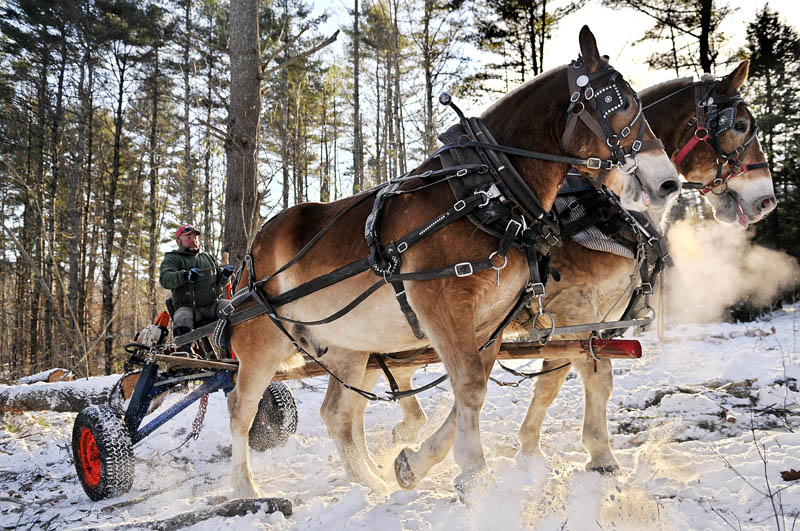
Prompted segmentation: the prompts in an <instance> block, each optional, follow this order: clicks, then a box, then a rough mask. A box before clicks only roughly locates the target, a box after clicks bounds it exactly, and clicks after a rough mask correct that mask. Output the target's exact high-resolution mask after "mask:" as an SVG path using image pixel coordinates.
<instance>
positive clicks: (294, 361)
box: [278, 352, 306, 379]
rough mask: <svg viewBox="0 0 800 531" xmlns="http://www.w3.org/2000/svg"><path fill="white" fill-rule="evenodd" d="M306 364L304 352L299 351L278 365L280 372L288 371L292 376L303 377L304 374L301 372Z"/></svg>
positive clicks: (288, 374) (287, 373)
mask: <svg viewBox="0 0 800 531" xmlns="http://www.w3.org/2000/svg"><path fill="white" fill-rule="evenodd" d="M305 364H306V359H305V357H303V355H302V354H300V353H299V352H295V353H294V354H292V355H291V356H289V357H288V358H286V359H285V360H283V361H282V362H281V364H280V366H279V367H278V372H283V373H286V375H287V376H290V378H292V379H294V378H302V377H303V376H304V374H301V373H302V371H301V370H300V369H302V368H303V367H304V366H305Z"/></svg>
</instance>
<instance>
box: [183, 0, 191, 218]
mask: <svg viewBox="0 0 800 531" xmlns="http://www.w3.org/2000/svg"><path fill="white" fill-rule="evenodd" d="M184 2H185V3H184V12H185V17H186V19H185V21H184V32H185V33H184V37H185V39H186V40H185V41H184V43H183V168H184V175H183V178H184V183H183V220H182V221H183V222H184V223H191V224H194V171H193V168H192V134H191V133H192V129H191V125H190V123H189V120H190V116H189V110H190V103H191V85H190V83H189V82H190V78H189V71H190V69H191V64H190V62H189V50H190V48H191V45H192V40H191V37H192V17H191V15H192V0H184Z"/></svg>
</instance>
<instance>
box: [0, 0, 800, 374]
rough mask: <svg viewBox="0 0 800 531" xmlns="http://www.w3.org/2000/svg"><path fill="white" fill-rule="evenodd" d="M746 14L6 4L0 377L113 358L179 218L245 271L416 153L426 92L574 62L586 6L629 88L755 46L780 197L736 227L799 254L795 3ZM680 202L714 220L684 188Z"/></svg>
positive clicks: (719, 5) (727, 60)
mask: <svg viewBox="0 0 800 531" xmlns="http://www.w3.org/2000/svg"><path fill="white" fill-rule="evenodd" d="M780 5H781V6H782V7H783V6H784V5H785V6H788V5H789V3H786V4H783V3H781V4H780ZM755 9H756V8H755V7H753V6H751V5H746V4H745V3H744V2H741V3H739V4H737V3H735V2H730V3H726V2H723V1H712V0H699V1H696V2H695V1H687V0H665V1H659V2H651V1H648V0H603V2H602V3H601V2H594V3H588V2H586V1H585V0H577V1H571V2H570V1H564V0H557V1H550V2H548V1H547V0H449V1H445V0H408V1H405V2H402V3H401V2H400V1H399V0H352V4H351V3H350V1H348V3H347V4H344V3H341V2H340V3H337V4H331V5H325V6H320V5H316V6H314V5H311V4H306V3H303V1H302V0H269V1H260V2H259V1H256V0H230V2H227V1H223V0H162V1H138V0H72V1H63V0H58V1H52V0H24V1H20V0H13V1H6V2H3V3H2V4H0V212H2V216H1V217H2V231H0V249H1V250H2V251H1V252H0V370H2V372H3V373H4V374H6V375H8V376H14V375H16V376H19V375H22V374H29V373H31V372H35V371H38V370H41V369H46V368H50V367H54V366H62V367H67V368H69V369H71V370H73V371H75V372H76V373H77V374H78V375H81V376H83V375H95V374H110V373H113V372H118V371H119V370H121V367H122V363H123V362H124V361H125V360H126V359H127V355H126V354H125V353H124V350H123V348H122V346H123V345H124V344H125V343H127V342H129V341H130V340H131V339H132V337H133V336H134V335H135V333H136V332H137V331H139V330H140V329H141V328H142V327H143V326H144V325H145V324H147V323H149V322H152V320H153V318H154V317H155V316H156V315H157V314H158V313H159V312H160V311H161V309H162V308H163V306H164V299H165V298H166V296H167V292H165V291H163V290H162V289H161V288H160V287H159V286H158V267H157V266H158V264H159V263H160V261H161V258H162V256H163V252H164V251H166V250H169V249H170V248H172V247H173V242H174V233H175V228H176V227H177V225H179V224H181V223H192V224H194V225H195V226H197V227H198V228H200V230H201V231H202V235H201V246H202V247H203V248H204V249H205V250H207V251H209V252H210V253H212V254H214V255H216V256H218V257H219V256H221V255H222V253H223V252H227V253H229V255H230V260H231V263H233V264H234V265H238V260H239V259H240V258H241V256H242V255H243V253H244V252H245V250H246V248H247V244H248V241H249V239H250V238H251V237H252V236H253V235H254V234H255V232H256V231H257V230H258V227H260V226H261V224H262V223H263V222H264V221H265V220H267V219H269V218H270V217H271V216H273V215H275V214H276V213H278V212H280V211H281V210H283V209H285V208H288V207H290V206H292V205H294V204H296V203H299V202H302V201H333V200H337V199H341V198H343V197H346V196H348V195H350V194H352V193H354V192H357V191H359V190H362V189H365V188H368V187H370V186H373V185H375V184H379V183H382V182H385V181H387V180H389V179H391V178H393V177H397V176H399V175H401V174H403V173H405V172H406V171H407V170H409V169H411V168H413V167H414V166H415V165H416V164H418V163H419V162H421V161H422V160H424V158H425V157H426V155H427V154H429V153H431V152H432V151H434V149H435V146H436V142H437V141H436V134H437V132H440V131H442V130H444V128H446V126H447V125H448V124H449V123H450V122H452V121H453V119H454V116H452V115H451V114H449V113H448V112H447V110H446V109H444V108H442V107H440V106H439V105H438V104H437V103H436V99H437V97H438V94H439V93H440V92H444V91H446V92H450V93H451V94H453V95H454V97H455V98H456V100H457V101H458V102H459V103H460V104H461V106H462V107H464V108H467V109H471V110H474V111H475V112H479V110H480V108H482V107H485V106H486V105H487V104H489V103H491V102H492V101H493V100H495V99H496V98H498V97H499V96H500V95H501V94H503V93H505V92H507V91H508V90H510V89H512V88H514V87H516V86H518V85H519V84H520V83H522V82H524V81H526V80H528V79H530V78H532V77H533V76H535V75H536V74H538V73H541V72H542V71H543V70H544V69H545V68H547V69H549V68H552V67H555V66H558V65H559V64H562V63H564V62H566V61H567V60H568V59H569V58H571V57H572V56H577V53H578V50H577V27H579V26H580V25H582V24H583V23H586V22H589V23H590V25H591V27H592V29H593V30H594V31H595V33H596V35H597V36H598V41H599V46H600V50H601V52H604V53H610V55H611V57H612V62H613V64H615V65H616V66H617V67H618V68H619V69H620V71H622V72H623V74H628V72H629V71H630V70H631V69H630V68H629V67H628V64H636V65H639V69H638V70H635V69H634V70H633V71H634V74H633V75H632V76H629V79H631V81H632V82H633V84H634V86H635V87H636V88H638V89H642V88H645V86H644V85H641V83H642V82H644V81H646V82H648V83H655V82H658V81H666V80H668V79H671V78H673V77H682V76H695V78H697V77H699V75H700V74H702V73H703V72H708V73H714V74H717V75H720V76H722V75H724V74H726V73H728V72H729V71H731V70H732V69H733V67H734V66H735V65H736V64H737V63H738V62H739V61H740V60H742V59H744V58H747V59H750V61H751V65H750V80H749V83H748V85H747V87H746V89H745V98H746V99H747V101H748V102H749V103H750V108H751V110H752V112H753V114H754V115H755V116H756V117H757V120H758V123H759V127H760V131H761V132H760V139H761V145H762V148H763V149H764V151H765V152H766V154H767V157H768V160H769V163H770V168H771V169H772V175H773V179H774V182H775V192H776V195H777V198H778V207H777V210H776V211H775V212H773V213H772V214H770V216H769V217H768V218H767V219H766V220H765V221H763V222H762V223H759V224H758V225H756V226H754V227H751V228H750V229H749V230H750V231H751V232H752V233H753V240H754V241H755V242H758V243H760V244H761V245H765V246H768V247H771V248H775V249H780V250H783V251H785V252H787V253H788V254H790V255H792V256H794V257H800V240H799V239H798V232H800V210H799V209H798V201H800V194H799V193H798V184H799V181H800V174H799V173H798V161H797V157H795V155H797V154H798V151H799V150H800V135H799V134H798V133H797V127H796V126H797V123H798V121H799V120H800V97H799V96H798V94H799V92H798V87H800V80H798V72H799V71H800V36H798V33H797V31H796V30H795V29H794V28H793V27H792V26H791V25H789V23H788V22H787V18H788V19H790V17H789V16H787V15H790V14H791V13H789V12H788V11H787V10H788V9H792V8H789V7H784V8H782V9H780V10H773V9H772V8H770V6H769V5H766V6H764V7H761V8H759V9H758V11H756V10H755ZM744 10H747V13H749V15H748V16H747V17H744V18H743V17H742V12H743V11H744ZM598 13H600V14H602V16H600V17H598V15H597V14H598ZM631 20H634V21H636V23H630V21H631ZM565 28H570V29H565ZM571 28H576V29H574V30H572V29H571ZM604 35H608V36H609V39H608V40H609V41H611V40H612V37H613V41H614V46H617V47H618V48H617V50H609V49H608V48H606V47H604ZM621 35H622V37H620V36H621ZM620 39H622V40H620ZM620 48H621V49H622V51H619V49H620ZM565 54H566V55H565ZM554 61H557V62H554ZM637 82H638V83H637ZM672 215H673V217H685V216H692V217H696V218H698V219H704V218H710V217H711V216H712V213H711V212H710V211H709V210H708V209H707V207H705V206H703V203H702V202H701V201H699V199H698V197H697V195H696V194H695V193H693V192H684V193H682V195H681V197H680V199H679V201H678V202H677V204H676V206H675V210H674V211H673V213H672Z"/></svg>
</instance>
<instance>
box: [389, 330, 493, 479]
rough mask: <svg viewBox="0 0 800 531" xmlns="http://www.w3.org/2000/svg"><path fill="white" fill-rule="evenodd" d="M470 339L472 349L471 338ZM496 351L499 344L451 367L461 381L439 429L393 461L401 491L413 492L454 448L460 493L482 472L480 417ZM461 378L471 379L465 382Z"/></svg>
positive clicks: (455, 383) (483, 463)
mask: <svg viewBox="0 0 800 531" xmlns="http://www.w3.org/2000/svg"><path fill="white" fill-rule="evenodd" d="M472 337H473V346H475V343H474V335H473V336H472ZM499 349H500V343H499V342H496V343H495V344H494V345H492V346H491V347H490V348H489V349H487V350H486V351H484V352H480V353H477V348H476V349H475V352H476V354H477V355H474V356H467V357H468V358H469V360H468V361H466V362H465V363H463V364H460V362H459V363H455V364H453V365H455V366H456V367H458V369H457V370H459V371H460V372H459V375H458V376H456V378H457V379H458V380H460V381H459V382H458V383H457V382H452V384H453V393H454V395H455V397H456V402H455V404H454V405H453V408H452V409H451V410H450V414H449V415H448V416H447V418H446V419H445V421H444V423H443V424H442V425H441V427H440V428H439V429H438V430H437V431H436V432H434V433H433V435H431V436H430V437H428V438H427V439H426V440H425V441H423V443H422V444H421V445H420V448H419V450H418V451H414V450H411V449H410V448H405V449H403V450H402V451H401V452H400V454H399V455H398V456H397V459H395V475H396V477H397V482H398V484H399V485H400V486H401V487H403V488H405V489H413V488H414V487H415V486H416V484H417V482H418V481H419V480H420V479H422V478H424V477H425V476H426V475H427V473H428V472H429V471H430V469H431V468H432V467H433V466H434V465H436V464H437V463H440V462H441V461H442V460H443V459H444V458H445V457H446V456H447V453H448V452H449V451H450V449H451V448H453V446H454V444H455V451H454V454H455V459H456V463H457V464H458V465H459V467H460V468H461V470H462V472H461V474H459V476H458V477H457V478H456V481H455V484H456V488H457V489H458V490H459V491H460V492H462V493H463V492H464V491H465V490H469V487H470V485H471V484H472V482H473V480H474V479H475V478H476V476H477V475H479V474H480V473H481V472H482V470H483V469H484V468H485V466H486V462H485V459H484V457H483V447H482V446H481V442H480V429H479V417H480V409H481V407H482V406H483V400H484V398H485V396H486V382H487V381H488V377H489V374H490V373H491V370H492V365H493V364H494V360H495V358H496V357H497V353H498V351H499ZM437 351H438V348H437ZM462 365H463V366H462ZM454 370H455V369H454ZM448 374H449V375H450V376H451V380H453V374H454V373H453V372H452V371H451V370H450V369H449V368H448ZM463 375H468V376H470V378H468V379H466V378H464V377H463ZM475 376H477V378H475ZM464 380H466V382H465V381H464ZM476 440H477V446H476V445H475V441H476Z"/></svg>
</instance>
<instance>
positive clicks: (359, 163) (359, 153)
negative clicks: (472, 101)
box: [353, 0, 364, 194]
mask: <svg viewBox="0 0 800 531" xmlns="http://www.w3.org/2000/svg"><path fill="white" fill-rule="evenodd" d="M358 18H359V14H358V0H353V193H354V194H355V193H358V192H360V191H361V190H362V189H363V188H364V137H363V135H362V134H361V110H360V105H361V102H360V96H359V73H360V72H359V71H360V68H361V58H360V57H359V45H360V44H361V31H360V28H359V20H358Z"/></svg>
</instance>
